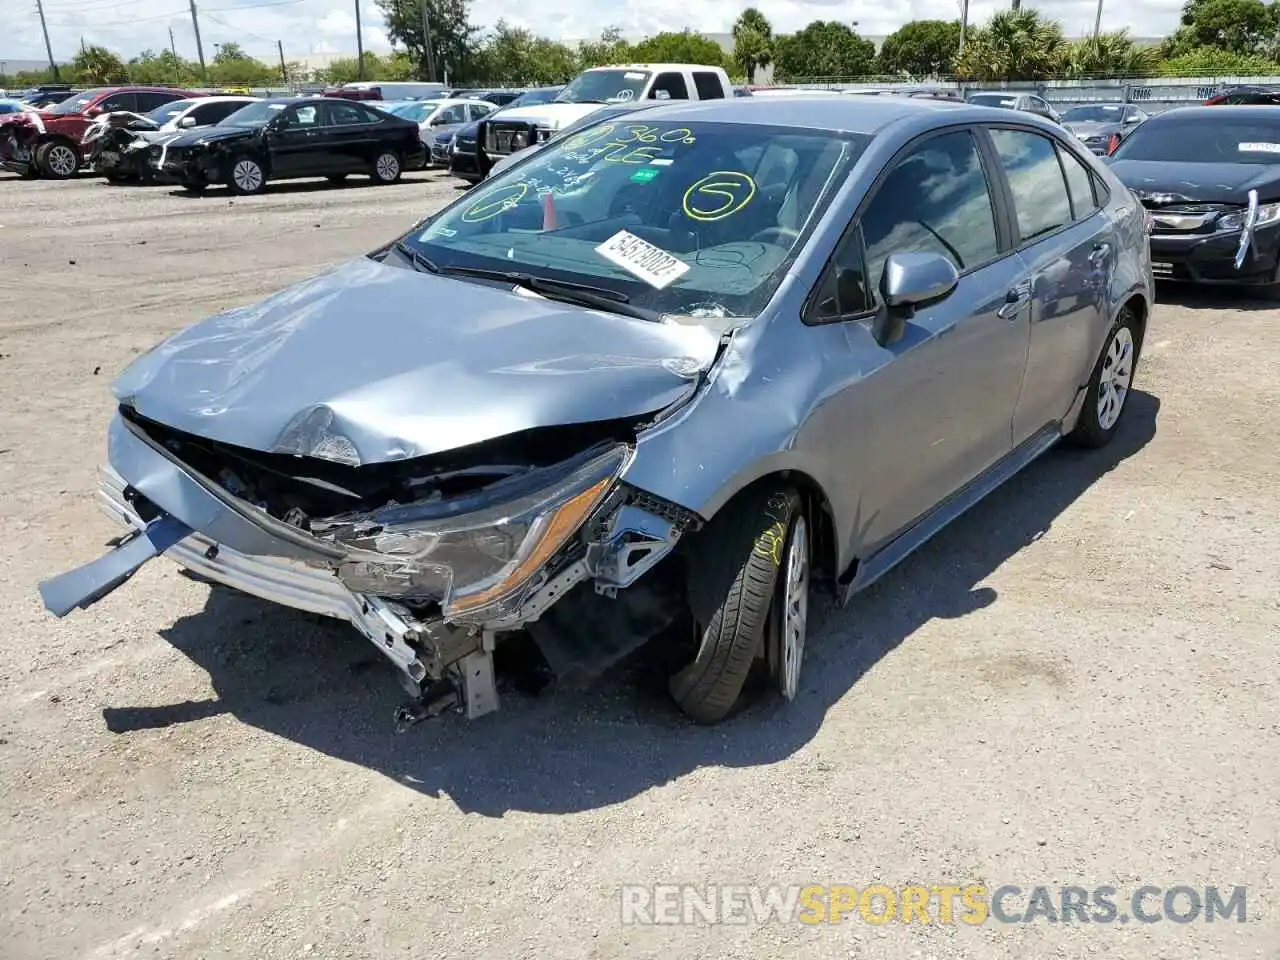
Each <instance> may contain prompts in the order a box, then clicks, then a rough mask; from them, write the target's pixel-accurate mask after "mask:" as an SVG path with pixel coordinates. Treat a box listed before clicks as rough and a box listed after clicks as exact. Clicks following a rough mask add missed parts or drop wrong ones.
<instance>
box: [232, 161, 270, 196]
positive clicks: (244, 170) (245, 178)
mask: <svg viewBox="0 0 1280 960" xmlns="http://www.w3.org/2000/svg"><path fill="white" fill-rule="evenodd" d="M227 186H228V187H229V188H230V189H231V192H232V193H235V194H239V195H240V196H246V197H247V196H252V195H253V194H255V193H261V192H262V191H263V190H264V189H265V188H266V186H267V172H266V171H265V170H264V169H262V164H261V163H259V162H258V161H257V160H255V159H254V158H253V157H247V156H241V157H236V158H235V159H234V160H232V161H231V169H230V170H228V171H227Z"/></svg>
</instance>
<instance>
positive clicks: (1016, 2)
mask: <svg viewBox="0 0 1280 960" xmlns="http://www.w3.org/2000/svg"><path fill="white" fill-rule="evenodd" d="M1009 9H1010V10H1012V11H1013V12H1014V13H1017V12H1018V11H1019V10H1021V9H1022V0H1013V6H1012V7H1010V8H1009Z"/></svg>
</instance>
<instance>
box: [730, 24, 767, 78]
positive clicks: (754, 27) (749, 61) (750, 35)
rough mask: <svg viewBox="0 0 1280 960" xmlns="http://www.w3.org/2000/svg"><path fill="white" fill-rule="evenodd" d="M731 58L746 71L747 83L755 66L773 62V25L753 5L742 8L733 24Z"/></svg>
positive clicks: (752, 75)
mask: <svg viewBox="0 0 1280 960" xmlns="http://www.w3.org/2000/svg"><path fill="white" fill-rule="evenodd" d="M733 59H734V60H735V61H737V63H738V66H740V67H741V68H742V69H743V71H744V72H745V73H746V75H747V82H748V83H749V82H751V80H752V79H754V77H755V72H756V69H757V68H759V67H767V66H768V65H769V64H770V63H772V62H773V26H772V25H771V24H770V23H769V21H768V20H766V19H765V16H764V14H763V13H761V12H760V11H759V10H757V9H756V8H755V7H747V9H745V10H743V11H742V15H741V16H740V17H738V19H737V21H736V22H735V23H734V25H733Z"/></svg>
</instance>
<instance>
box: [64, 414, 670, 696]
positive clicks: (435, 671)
mask: <svg viewBox="0 0 1280 960" xmlns="http://www.w3.org/2000/svg"><path fill="white" fill-rule="evenodd" d="M108 446H109V456H110V461H111V466H107V467H103V468H101V469H100V471H99V490H98V501H99V504H100V506H101V507H102V509H103V510H104V511H105V512H106V513H107V514H108V515H109V516H110V517H112V518H113V519H114V520H116V521H117V522H118V523H120V524H121V525H122V526H123V527H125V529H126V535H125V537H123V538H122V539H121V541H120V542H119V543H118V545H117V546H116V547H115V548H114V549H113V550H111V551H110V552H108V553H107V554H105V555H103V556H101V557H99V558H98V559H96V560H93V561H91V562H90V563H88V564H85V565H84V566H82V567H79V568H76V569H74V570H71V571H69V572H67V573H64V574H61V575H59V576H56V577H52V578H50V579H48V580H46V581H44V582H42V583H41V584H40V594H41V597H42V599H43V600H44V604H45V606H46V608H47V609H48V610H49V611H50V612H52V613H54V614H55V615H56V616H59V617H61V616H65V615H67V614H69V613H71V612H72V611H73V610H76V609H83V608H87V607H89V606H91V605H92V604H93V603H95V602H97V601H98V600H100V599H102V598H103V597H105V596H106V595H107V594H109V593H111V592H112V591H114V590H115V589H116V588H118V587H120V586H121V585H123V584H124V583H125V582H126V581H127V580H128V579H129V578H130V577H131V576H132V575H133V573H134V572H136V571H137V570H138V569H139V568H140V567H141V566H143V565H144V564H145V563H147V562H148V561H149V560H151V559H153V558H154V557H156V556H159V555H160V554H164V555H165V556H167V557H169V559H171V560H173V561H174V562H175V563H177V564H178V565H179V566H181V567H184V568H185V569H187V570H190V571H191V572H193V573H195V574H198V575H199V576H201V577H204V578H205V579H208V580H211V581H213V582H215V583H219V584H222V585H225V586H228V587H232V588H234V589H236V590H240V591H242V592H244V593H247V594H250V595H253V596H256V597H260V598H261V599H264V600H267V601H270V602H272V603H279V604H281V605H283V606H287V607H292V608H294V609H297V610H304V611H307V612H310V613H315V614H320V615H323V616H328V617H334V618H336V619H339V620H345V621H347V622H348V623H350V624H351V625H352V626H354V627H355V628H356V629H357V630H358V631H359V632H360V633H361V634H362V635H363V636H364V637H365V638H366V639H368V640H369V642H370V643H372V644H373V645H374V646H375V647H377V649H378V650H379V651H381V653H382V654H383V655H384V656H385V657H387V658H388V659H389V660H390V661H391V662H392V664H393V665H394V666H395V667H396V668H397V671H398V674H399V678H400V680H401V683H402V685H403V686H404V687H405V688H406V689H407V690H408V691H409V692H410V694H411V695H413V696H414V697H415V698H420V699H424V700H425V699H428V698H432V697H434V698H439V696H440V693H439V688H441V687H444V688H446V689H447V690H449V691H452V694H451V696H453V697H454V699H455V700H456V702H457V703H458V704H459V705H461V706H463V707H465V709H466V712H467V714H468V716H479V715H481V714H484V713H487V712H490V711H491V710H494V709H496V708H497V694H496V688H495V687H494V684H493V663H492V651H493V649H494V646H495V643H496V640H495V638H496V636H497V634H498V633H499V632H500V631H510V630H517V629H521V628H522V627H524V626H526V625H527V624H529V623H532V622H533V621H536V620H537V619H538V618H539V617H541V616H542V614H543V613H544V612H546V611H547V610H548V609H549V608H550V607H551V606H552V605H553V604H554V603H556V602H557V601H558V600H559V599H560V598H561V597H562V596H563V595H564V594H565V593H566V592H567V591H568V590H570V589H571V588H573V587H576V586H577V585H578V584H580V583H582V582H583V581H585V580H587V579H589V578H595V581H596V590H597V592H603V593H606V594H608V595H612V593H613V592H614V591H616V590H618V589H622V588H625V587H627V586H630V585H631V583H633V582H634V581H635V580H636V579H637V578H638V577H640V576H641V575H643V574H644V573H645V572H646V571H647V570H649V569H651V568H652V566H653V565H654V564H655V563H657V562H658V560H660V559H661V558H662V557H663V556H665V555H666V554H667V553H668V552H669V551H670V550H671V549H672V547H674V545H675V543H676V541H677V540H678V539H679V537H680V535H681V533H682V532H683V530H684V529H685V528H686V527H687V525H688V524H689V523H690V522H691V521H692V520H693V519H694V518H693V517H691V516H686V515H685V514H684V512H683V511H679V508H675V509H676V511H677V512H676V513H675V514H672V515H670V516H664V514H666V513H667V509H666V508H665V507H662V506H661V505H660V504H658V502H657V501H655V500H654V499H653V498H651V497H647V495H645V494H643V493H641V492H639V491H632V492H627V491H623V490H621V489H616V488H615V492H614V494H613V495H612V496H611V497H610V498H608V499H607V500H605V501H602V502H601V510H602V511H604V513H603V514H601V515H598V516H597V517H596V518H595V520H594V521H593V522H592V529H593V531H594V534H593V535H592V536H591V537H590V538H586V537H585V535H584V534H583V531H582V530H579V531H578V535H579V536H580V537H582V539H581V540H580V541H578V542H576V543H574V544H573V545H572V546H568V547H566V551H567V552H566V551H560V552H559V553H557V554H556V555H549V556H548V559H547V560H546V561H543V562H541V569H540V570H538V571H537V572H536V573H533V574H531V575H530V577H529V579H528V581H527V589H523V588H522V590H521V596H522V599H521V600H520V601H519V604H518V606H516V607H502V608H501V609H500V610H499V609H498V608H497V607H495V608H494V609H495V611H497V613H496V616H495V617H494V618H490V617H488V616H486V617H483V618H480V619H477V620H476V621H474V622H463V623H457V622H446V621H445V620H444V619H443V616H442V615H440V608H439V607H438V606H436V607H432V606H427V607H422V606H412V605H406V604H403V603H400V602H397V601H395V600H392V599H388V598H387V597H385V596H376V595H372V594H367V593H363V592H360V591H358V590H356V589H353V588H352V587H351V586H349V585H348V582H347V581H344V580H343V579H342V578H341V577H340V575H339V571H340V570H341V569H342V567H343V563H344V561H345V560H347V559H349V556H348V554H347V553H346V552H345V550H344V549H343V548H341V547H338V546H335V545H334V544H332V543H330V542H329V541H324V540H320V539H317V538H316V537H314V536H312V535H311V534H310V533H306V532H304V531H302V530H299V529H297V528H295V527H291V526H289V525H288V524H285V523H283V521H279V520H276V519H275V518H273V517H271V516H269V515H268V514H266V513H265V512H262V511H259V510H257V508H254V507H250V506H249V505H248V504H246V503H244V502H242V501H237V500H236V499H235V498H234V497H233V496H231V495H230V494H229V493H228V492H227V491H226V490H223V489H222V488H220V487H218V486H217V485H216V484H214V483H213V482H212V481H209V480H207V479H205V478H203V477H201V476H200V475H199V474H197V473H195V472H194V471H193V470H191V469H190V468H188V467H186V466H185V465H184V464H183V463H180V462H178V461H176V460H174V459H172V458H171V457H170V456H169V455H168V454H167V453H166V452H165V451H164V450H163V449H162V448H161V447H159V446H158V445H156V444H155V443H154V442H153V441H151V440H150V439H149V438H147V437H144V436H142V435H140V434H139V433H138V432H137V431H136V430H135V429H133V428H131V426H130V425H128V424H126V422H125V421H124V419H123V418H122V417H121V416H120V415H118V414H117V416H116V417H114V418H113V420H112V422H111V426H110V429H109V433H108ZM597 521H598V522H597ZM446 606H447V605H446ZM415 611H417V612H415ZM464 620H465V618H464Z"/></svg>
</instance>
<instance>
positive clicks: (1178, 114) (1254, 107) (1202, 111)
mask: <svg viewBox="0 0 1280 960" xmlns="http://www.w3.org/2000/svg"><path fill="white" fill-rule="evenodd" d="M1209 117H1212V118H1214V119H1215V120H1222V121H1224V122H1225V121H1228V120H1271V121H1280V110H1276V108H1275V107H1274V106H1269V105H1267V104H1247V105H1246V104H1241V105H1239V106H1229V107H1203V106H1196V107H1175V108H1174V109H1172V110H1165V111H1164V112H1163V113H1157V114H1155V115H1153V116H1152V117H1151V118H1150V119H1151V120H1164V119H1165V118H1171V119H1175V120H1194V119H1196V118H1200V119H1207V118H1209ZM1148 122H1149V121H1148Z"/></svg>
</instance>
